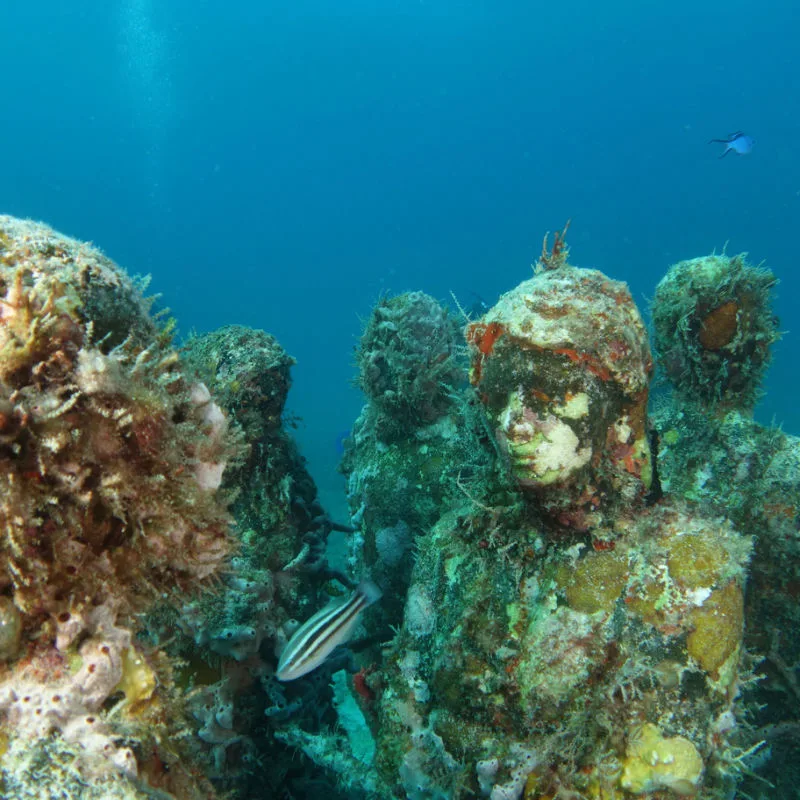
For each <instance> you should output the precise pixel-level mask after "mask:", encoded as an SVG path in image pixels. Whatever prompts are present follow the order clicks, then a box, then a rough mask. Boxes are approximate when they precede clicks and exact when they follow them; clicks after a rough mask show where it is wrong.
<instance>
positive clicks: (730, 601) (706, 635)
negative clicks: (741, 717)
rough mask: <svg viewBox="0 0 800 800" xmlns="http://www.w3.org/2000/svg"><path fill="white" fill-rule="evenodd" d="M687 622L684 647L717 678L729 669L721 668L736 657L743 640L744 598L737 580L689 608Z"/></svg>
mask: <svg viewBox="0 0 800 800" xmlns="http://www.w3.org/2000/svg"><path fill="white" fill-rule="evenodd" d="M689 621H690V624H691V625H692V628H693V630H692V632H691V633H690V634H689V637H688V639H687V641H686V649H687V650H688V651H689V655H691V656H692V658H693V659H694V660H695V661H697V663H698V664H699V665H700V666H701V667H702V668H703V669H704V670H705V671H706V672H707V673H708V674H709V675H710V676H711V678H712V679H713V680H715V681H718V680H719V679H720V677H721V674H722V672H723V671H725V672H728V671H729V670H723V667H726V666H730V664H731V662H732V661H733V660H735V655H736V654H737V653H738V651H739V646H740V644H741V641H742V630H743V627H744V597H743V596H742V590H741V588H740V587H739V585H738V584H737V583H736V581H730V582H728V583H727V584H726V585H725V586H723V587H722V589H716V590H715V591H713V592H712V593H711V596H710V597H709V598H708V600H706V602H705V603H703V605H702V606H700V607H699V608H695V609H693V610H692V611H691V613H690V614H689ZM732 657H734V658H733V659H732ZM733 666H734V667H735V664H733Z"/></svg>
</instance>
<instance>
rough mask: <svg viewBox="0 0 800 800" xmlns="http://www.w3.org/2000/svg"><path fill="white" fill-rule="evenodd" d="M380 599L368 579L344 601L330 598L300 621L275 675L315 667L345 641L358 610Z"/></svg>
mask: <svg viewBox="0 0 800 800" xmlns="http://www.w3.org/2000/svg"><path fill="white" fill-rule="evenodd" d="M380 599H381V590H380V589H379V588H378V587H377V586H376V585H375V584H374V583H372V581H362V582H361V583H360V584H359V586H358V588H357V589H356V590H355V591H354V592H353V594H352V595H351V596H350V598H349V599H348V600H345V601H344V602H342V601H341V600H332V601H331V602H330V603H328V605H327V606H325V608H323V609H322V610H321V611H317V613H316V614H314V616H313V617H311V619H309V620H308V621H307V622H304V623H303V624H302V625H301V626H300V627H299V628H298V629H297V630H296V631H295V634H294V636H292V638H291V639H289V642H288V643H287V645H286V647H285V648H284V649H283V652H282V653H281V657H280V661H279V662H278V669H277V670H276V672H275V677H276V678H277V679H278V680H279V681H293V680H295V678H301V677H302V676H303V675H305V674H306V673H308V672H311V670H312V669H316V668H317V667H318V666H319V665H320V664H321V663H322V662H323V661H325V659H326V658H327V657H328V656H329V655H330V654H331V653H332V652H333V650H334V649H335V648H336V647H338V646H339V645H340V644H343V643H344V642H346V641H347V640H348V639H349V638H350V635H351V634H352V633H353V629H354V628H355V626H356V623H357V622H358V618H359V617H360V616H361V612H362V611H363V610H364V609H365V608H366V607H367V606H371V605H372V604H373V603H375V602H377V601H378V600H380Z"/></svg>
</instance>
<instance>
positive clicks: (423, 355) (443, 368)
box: [358, 292, 463, 438]
mask: <svg viewBox="0 0 800 800" xmlns="http://www.w3.org/2000/svg"><path fill="white" fill-rule="evenodd" d="M457 341H458V329H457V326H456V325H455V324H454V322H453V320H452V319H451V318H450V317H448V315H447V311H446V310H445V309H443V308H442V306H440V305H439V304H438V303H437V302H436V301H435V300H434V299H433V298H432V297H430V296H429V295H426V294H424V293H423V292H409V293H406V294H401V295H397V296H396V297H390V298H384V299H383V300H381V301H380V302H379V303H378V305H376V306H375V308H374V309H373V312H372V315H371V316H370V318H369V320H368V322H367V325H366V327H365V329H364V333H363V334H362V336H361V343H360V346H359V349H358V368H359V385H360V386H361V389H362V390H363V392H364V394H365V395H366V396H367V397H368V398H369V399H370V400H371V401H372V403H374V404H375V405H376V406H377V407H378V408H380V409H381V411H382V412H383V420H384V430H383V431H382V436H383V437H384V438H386V437H391V435H392V433H393V432H394V431H397V430H400V431H402V429H403V427H404V426H405V427H413V426H415V425H419V424H429V423H432V422H435V421H436V420H437V419H438V418H439V417H441V416H442V414H444V413H445V412H446V411H447V410H448V408H449V407H450V405H451V401H450V398H449V392H450V391H451V390H452V389H453V388H454V387H456V386H457V385H458V384H459V382H461V381H462V380H463V372H462V371H461V369H460V367H459V364H458V360H457V358H456V356H457V347H456V343H457Z"/></svg>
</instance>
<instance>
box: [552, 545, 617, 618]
mask: <svg viewBox="0 0 800 800" xmlns="http://www.w3.org/2000/svg"><path fill="white" fill-rule="evenodd" d="M627 582H628V561H627V559H626V558H622V557H620V556H619V555H617V554H615V553H610V552H600V553H588V554H587V555H586V556H585V557H584V558H583V559H582V560H581V561H580V562H579V563H578V566H577V567H576V568H575V571H574V573H573V574H572V576H571V580H570V582H569V583H568V584H567V586H566V595H567V603H568V604H569V607H570V608H572V609H573V610H574V611H582V612H583V613H585V614H594V613H595V612H596V611H611V610H612V609H613V608H614V605H615V604H616V602H617V600H619V597H620V595H621V594H622V590H623V589H624V588H625V584H626V583H627Z"/></svg>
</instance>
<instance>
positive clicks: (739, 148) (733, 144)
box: [708, 131, 756, 158]
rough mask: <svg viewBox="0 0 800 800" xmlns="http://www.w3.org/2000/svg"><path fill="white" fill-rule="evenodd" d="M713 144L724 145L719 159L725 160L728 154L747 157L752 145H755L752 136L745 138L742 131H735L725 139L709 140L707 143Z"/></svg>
mask: <svg viewBox="0 0 800 800" xmlns="http://www.w3.org/2000/svg"><path fill="white" fill-rule="evenodd" d="M714 142H719V143H720V144H724V145H725V149H724V150H723V151H722V154H721V155H720V158H725V156H726V155H728V153H736V154H737V155H740V156H746V155H748V154H749V153H750V152H751V151H752V150H753V145H754V144H755V143H756V140H755V139H754V138H753V137H752V136H747V135H746V134H745V133H743V132H742V131H736V133H732V134H731V135H730V136H728V138H727V139H710V140H709V142H708V143H709V144H713V143H714Z"/></svg>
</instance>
